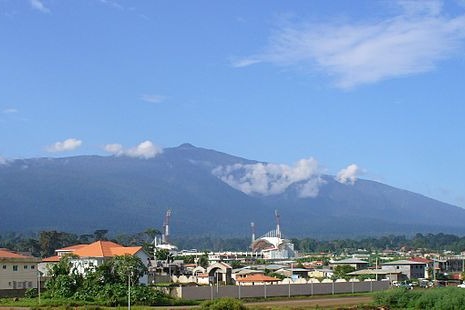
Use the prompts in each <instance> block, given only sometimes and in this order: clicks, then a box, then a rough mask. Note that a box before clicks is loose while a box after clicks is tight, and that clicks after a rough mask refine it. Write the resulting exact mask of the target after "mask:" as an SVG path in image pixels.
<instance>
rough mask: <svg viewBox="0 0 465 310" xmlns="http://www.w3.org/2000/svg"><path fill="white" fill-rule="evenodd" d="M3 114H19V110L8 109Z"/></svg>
mask: <svg viewBox="0 0 465 310" xmlns="http://www.w3.org/2000/svg"><path fill="white" fill-rule="evenodd" d="M2 112H3V114H13V113H18V110H17V109H15V108H8V109H4V110H3V111H2Z"/></svg>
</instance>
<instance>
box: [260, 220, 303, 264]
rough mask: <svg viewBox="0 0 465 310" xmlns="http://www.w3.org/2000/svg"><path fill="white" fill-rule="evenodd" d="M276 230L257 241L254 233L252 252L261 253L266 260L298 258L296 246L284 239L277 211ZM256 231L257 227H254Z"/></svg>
mask: <svg viewBox="0 0 465 310" xmlns="http://www.w3.org/2000/svg"><path fill="white" fill-rule="evenodd" d="M275 218H276V229H275V230H272V231H269V232H268V233H266V234H265V235H263V236H261V237H260V238H258V239H255V231H254V232H253V233H252V244H251V248H252V251H253V252H255V253H259V254H260V255H261V256H262V257H263V258H264V259H288V258H294V257H296V256H297V253H296V251H295V250H294V244H293V243H292V242H290V241H289V240H288V239H286V238H284V236H283V235H282V233H281V228H280V224H279V214H278V212H277V211H275ZM253 228H254V229H255V225H253Z"/></svg>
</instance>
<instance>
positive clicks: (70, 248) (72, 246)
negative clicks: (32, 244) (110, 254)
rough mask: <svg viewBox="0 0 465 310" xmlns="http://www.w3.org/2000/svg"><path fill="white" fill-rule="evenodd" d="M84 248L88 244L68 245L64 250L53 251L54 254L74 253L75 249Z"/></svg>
mask: <svg viewBox="0 0 465 310" xmlns="http://www.w3.org/2000/svg"><path fill="white" fill-rule="evenodd" d="M85 246H88V244H75V245H70V246H67V247H65V248H61V249H58V250H55V252H74V251H76V250H77V249H79V248H82V247H85Z"/></svg>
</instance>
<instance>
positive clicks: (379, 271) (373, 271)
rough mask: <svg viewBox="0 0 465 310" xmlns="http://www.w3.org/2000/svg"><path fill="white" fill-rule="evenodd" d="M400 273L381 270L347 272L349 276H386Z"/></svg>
mask: <svg viewBox="0 0 465 310" xmlns="http://www.w3.org/2000/svg"><path fill="white" fill-rule="evenodd" d="M400 273H401V272H400V271H398V270H394V271H391V270H383V269H362V270H357V271H353V272H349V273H348V275H349V276H360V275H372V274H379V275H388V274H400Z"/></svg>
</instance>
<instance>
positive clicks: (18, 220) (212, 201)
mask: <svg viewBox="0 0 465 310" xmlns="http://www.w3.org/2000/svg"><path fill="white" fill-rule="evenodd" d="M167 209H171V210H172V218H171V230H172V234H173V236H188V235H193V234H195V235H214V236H242V237H243V236H248V235H250V222H255V226H256V230H257V235H260V234H262V233H266V232H267V231H269V230H271V229H273V228H274V218H273V212H274V210H275V209H278V210H279V213H280V214H281V223H282V224H281V226H282V229H283V232H284V234H285V235H286V236H289V237H315V238H327V237H343V236H346V237H355V236H366V235H381V234H412V233H416V232H450V233H458V234H463V233H464V232H465V225H463V223H465V209H462V208H459V207H456V206H453V205H449V204H446V203H442V202H440V201H437V200H433V199H430V198H427V197H425V196H422V195H419V194H415V193H412V192H409V191H405V190H401V189H397V188H393V187H391V186H388V185H385V184H381V183H378V182H374V181H368V180H362V179H358V180H356V181H355V180H344V181H343V182H341V180H339V181H337V180H336V179H335V177H334V176H329V175H324V174H321V173H320V172H319V171H318V169H317V168H316V167H315V165H314V162H313V161H312V159H308V160H302V161H300V162H299V163H297V164H296V166H295V167H285V166H282V165H272V164H266V163H260V162H257V161H253V160H248V159H244V158H240V157H235V156H232V155H228V154H225V153H221V152H218V151H214V150H207V149H204V148H198V147H194V146H192V145H190V144H183V145H181V146H179V147H174V148H167V149H165V150H164V151H163V153H161V154H159V155H157V156H155V157H154V158H150V159H140V158H131V157H126V156H120V157H117V156H108V157H104V156H77V157H68V158H36V159H22V160H15V161H10V162H8V163H6V164H2V165H0V212H1V217H0V231H16V232H18V231H39V230H48V229H57V230H63V231H68V232H77V233H87V232H93V231H94V230H95V229H108V230H110V232H114V233H117V232H138V231H143V230H145V229H146V228H149V227H156V228H161V225H162V219H163V215H164V213H165V211H166V210H167Z"/></svg>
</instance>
